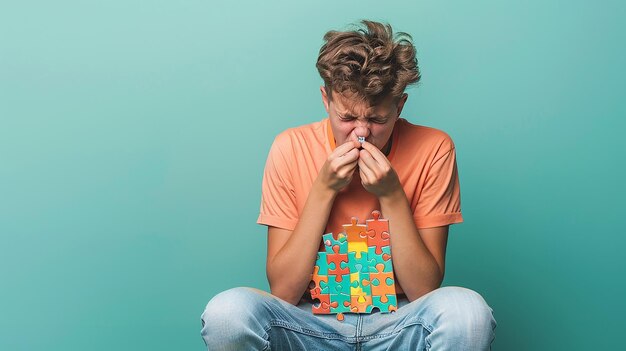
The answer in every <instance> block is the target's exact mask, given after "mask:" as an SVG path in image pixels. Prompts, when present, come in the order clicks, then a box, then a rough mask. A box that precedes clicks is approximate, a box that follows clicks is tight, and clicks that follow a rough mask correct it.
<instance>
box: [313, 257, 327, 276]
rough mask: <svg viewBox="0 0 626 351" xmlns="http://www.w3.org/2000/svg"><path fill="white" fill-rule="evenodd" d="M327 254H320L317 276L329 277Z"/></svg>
mask: <svg viewBox="0 0 626 351" xmlns="http://www.w3.org/2000/svg"><path fill="white" fill-rule="evenodd" d="M326 255H327V253H326V252H318V253H317V259H316V260H315V265H316V266H317V267H319V271H318V273H317V274H319V275H328V259H327V258H326Z"/></svg>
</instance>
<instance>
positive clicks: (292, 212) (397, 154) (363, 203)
mask: <svg viewBox="0 0 626 351" xmlns="http://www.w3.org/2000/svg"><path fill="white" fill-rule="evenodd" d="M334 149H335V139H334V137H333V135H332V129H331V128H330V121H329V120H328V118H326V119H324V120H322V121H319V122H315V123H311V124H307V125H304V126H300V127H296V128H290V129H287V130H285V131H284V132H282V133H280V134H279V135H278V136H277V137H276V139H275V140H274V143H273V144H272V147H271V149H270V152H269V155H268V157H267V162H266V165H265V172H264V175H263V185H262V186H263V188H262V200H261V210H260V215H259V218H258V220H257V223H258V224H264V225H267V226H274V227H279V228H283V229H287V230H294V229H295V227H296V224H297V223H298V219H299V218H300V213H302V209H303V208H304V204H305V202H306V199H307V196H308V194H309V191H310V189H311V187H312V185H313V182H314V181H315V179H316V177H317V174H318V173H319V170H320V169H321V168H322V165H323V164H324V162H326V159H327V158H328V155H329V154H330V153H331V152H332V150H334ZM387 158H388V159H389V161H390V162H391V165H392V167H393V169H394V170H395V171H396V173H397V174H398V178H399V179H400V182H401V183H402V187H403V188H404V192H405V194H406V196H407V198H408V200H409V204H410V206H411V211H412V212H413V219H414V221H415V225H416V227H417V228H429V227H438V226H443V225H448V224H454V223H460V222H463V217H462V215H461V199H460V190H459V178H458V172H457V167H456V153H455V150H454V143H453V142H452V139H451V138H450V137H449V136H448V135H447V134H446V133H444V132H443V131H440V130H438V129H434V128H429V127H424V126H420V125H414V124H411V123H409V122H408V121H406V120H405V119H404V118H399V119H398V121H396V124H395V126H394V129H393V132H392V145H391V151H390V152H389V155H388V156H387ZM373 210H380V204H379V202H378V198H377V197H376V196H375V195H373V194H371V193H369V192H367V191H366V190H365V188H363V186H362V185H361V180H360V178H359V174H358V172H355V173H354V177H353V179H352V182H351V183H350V184H349V185H348V186H347V188H346V189H344V190H342V191H341V192H340V193H339V194H338V195H337V197H336V198H335V202H334V204H333V208H332V210H331V212H330V216H329V219H328V222H327V225H326V230H325V233H330V232H332V233H335V234H336V233H339V232H341V231H342V230H343V227H342V225H343V224H349V223H350V218H351V217H357V218H358V220H359V223H363V224H364V223H365V220H366V219H369V218H370V217H371V213H372V211H373ZM382 215H383V217H384V215H385V214H384V213H383V214H382ZM390 226H391V228H390V229H391V230H390V232H391V234H392V235H393V223H390ZM322 234H324V233H320V237H321V235H322Z"/></svg>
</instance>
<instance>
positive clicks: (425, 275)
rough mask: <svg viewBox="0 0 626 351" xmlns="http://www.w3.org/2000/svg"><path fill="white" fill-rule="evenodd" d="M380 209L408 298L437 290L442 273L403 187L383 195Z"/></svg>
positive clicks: (396, 270)
mask: <svg viewBox="0 0 626 351" xmlns="http://www.w3.org/2000/svg"><path fill="white" fill-rule="evenodd" d="M379 200H380V206H381V211H382V213H383V215H384V217H385V218H386V219H388V220H389V226H390V228H389V231H390V234H391V239H390V245H391V252H392V260H393V268H394V274H395V277H396V280H397V281H398V283H399V284H400V286H402V289H403V290H404V292H405V293H406V295H407V298H408V299H409V301H413V300H415V299H417V298H418V297H420V296H422V295H424V294H426V293H428V292H430V291H432V290H435V289H437V288H438V287H439V286H440V285H441V281H442V280H443V272H442V271H441V268H440V267H439V265H438V264H437V261H436V260H435V258H434V257H433V255H432V254H431V253H430V251H428V248H427V247H426V245H425V244H424V242H423V241H422V238H421V236H420V234H419V231H418V230H417V228H416V227H415V222H414V220H413V214H412V212H411V209H410V206H409V203H408V200H407V198H406V195H405V193H404V190H402V188H400V189H398V190H397V191H394V192H393V193H391V194H389V195H388V196H384V197H380V198H379Z"/></svg>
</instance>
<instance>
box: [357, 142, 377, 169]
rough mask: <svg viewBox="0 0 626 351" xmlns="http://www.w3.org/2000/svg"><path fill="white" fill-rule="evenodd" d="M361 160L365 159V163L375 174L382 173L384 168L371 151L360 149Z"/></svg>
mask: <svg viewBox="0 0 626 351" xmlns="http://www.w3.org/2000/svg"><path fill="white" fill-rule="evenodd" d="M370 145H371V144H370ZM359 160H363V163H364V164H365V165H366V166H367V168H368V169H370V171H371V172H372V173H373V174H374V176H376V175H377V174H380V173H381V171H382V170H381V166H380V164H379V163H378V162H377V161H376V160H375V159H374V157H372V154H371V153H370V152H369V151H367V150H365V149H362V150H360V151H359Z"/></svg>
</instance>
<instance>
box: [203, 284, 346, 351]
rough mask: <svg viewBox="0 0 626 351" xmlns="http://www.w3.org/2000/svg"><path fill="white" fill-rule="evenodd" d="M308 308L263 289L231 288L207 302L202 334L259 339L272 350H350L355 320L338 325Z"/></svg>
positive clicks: (333, 320)
mask: <svg viewBox="0 0 626 351" xmlns="http://www.w3.org/2000/svg"><path fill="white" fill-rule="evenodd" d="M311 308H312V304H311V303H310V302H306V301H301V302H300V304H298V306H294V305H292V304H290V303H287V302H285V301H283V300H281V299H279V298H277V297H275V296H273V295H271V294H269V293H267V292H265V291H262V290H258V289H253V288H234V289H230V290H227V291H225V292H222V293H220V294H218V295H216V296H215V297H214V298H213V299H212V300H211V301H210V302H209V304H208V305H207V307H206V309H205V311H204V312H203V314H202V321H203V324H206V325H205V326H204V327H203V333H204V334H205V339H213V340H216V338H220V337H223V335H226V334H231V335H237V338H259V337H261V338H263V339H265V340H267V341H269V344H270V346H271V349H272V350H297V349H306V350H324V349H326V350H328V349H332V350H341V349H342V347H343V349H346V350H350V349H352V348H351V347H350V344H353V343H354V342H355V334H356V317H351V318H347V319H348V320H347V321H344V322H339V321H337V319H336V316H335V315H314V314H313V313H312V311H311ZM346 322H347V323H346ZM220 328H222V329H221V330H220ZM223 328H226V329H223ZM257 340H260V339H257Z"/></svg>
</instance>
